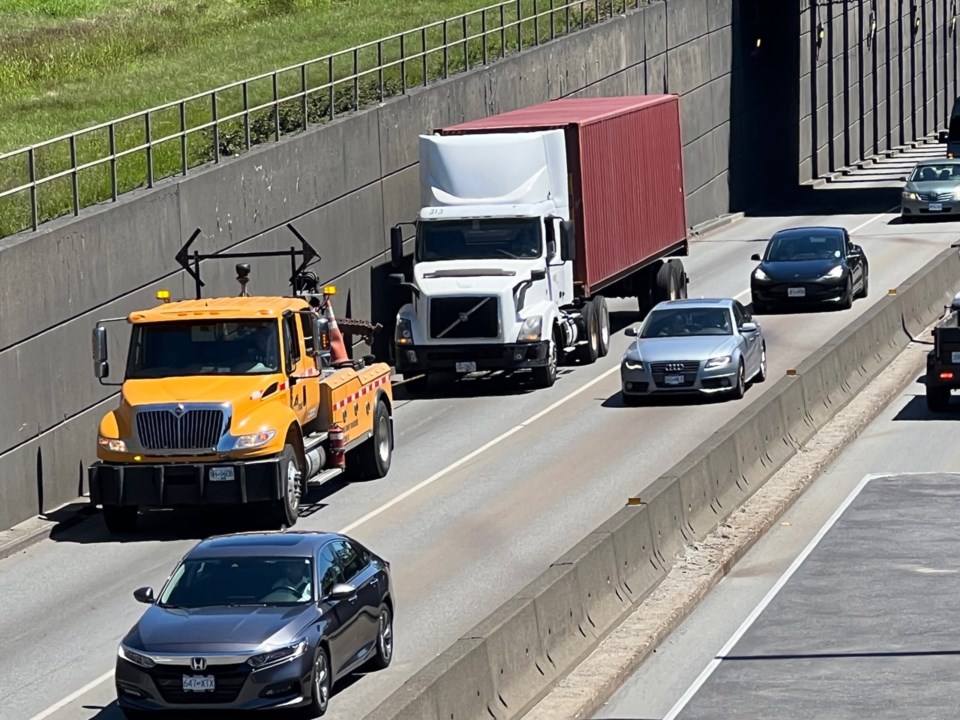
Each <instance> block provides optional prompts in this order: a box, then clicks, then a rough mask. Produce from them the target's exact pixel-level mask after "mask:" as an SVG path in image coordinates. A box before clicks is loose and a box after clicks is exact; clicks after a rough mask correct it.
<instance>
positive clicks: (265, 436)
mask: <svg viewBox="0 0 960 720" xmlns="http://www.w3.org/2000/svg"><path fill="white" fill-rule="evenodd" d="M276 434H277V431H276V430H261V431H260V432H255V433H250V434H249V435H240V436H239V437H238V438H237V449H238V450H249V449H251V448H258V447H262V446H264V445H266V444H267V443H268V442H270V441H271V440H273V437H274V435H276Z"/></svg>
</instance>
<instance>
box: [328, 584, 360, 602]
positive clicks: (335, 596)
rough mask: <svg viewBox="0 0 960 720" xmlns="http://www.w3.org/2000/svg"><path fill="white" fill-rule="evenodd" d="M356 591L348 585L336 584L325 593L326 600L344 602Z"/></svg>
mask: <svg viewBox="0 0 960 720" xmlns="http://www.w3.org/2000/svg"><path fill="white" fill-rule="evenodd" d="M355 592H357V589H356V588H355V587H354V586H353V585H350V584H349V583H337V584H336V585H334V586H333V587H332V588H330V592H329V593H327V600H344V599H346V598H348V597H350V596H352V595H353V594H354V593H355Z"/></svg>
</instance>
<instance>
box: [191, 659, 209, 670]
mask: <svg viewBox="0 0 960 720" xmlns="http://www.w3.org/2000/svg"><path fill="white" fill-rule="evenodd" d="M206 667H207V659H206V658H190V669H191V670H205V669H206Z"/></svg>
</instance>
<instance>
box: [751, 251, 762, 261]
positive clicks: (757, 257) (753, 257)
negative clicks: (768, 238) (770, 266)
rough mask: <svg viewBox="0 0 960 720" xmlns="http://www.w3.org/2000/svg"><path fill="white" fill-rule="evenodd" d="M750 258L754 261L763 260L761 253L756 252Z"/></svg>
mask: <svg viewBox="0 0 960 720" xmlns="http://www.w3.org/2000/svg"><path fill="white" fill-rule="evenodd" d="M750 259H751V260H753V261H754V262H760V260H761V259H760V253H754V254H753V255H751V256H750Z"/></svg>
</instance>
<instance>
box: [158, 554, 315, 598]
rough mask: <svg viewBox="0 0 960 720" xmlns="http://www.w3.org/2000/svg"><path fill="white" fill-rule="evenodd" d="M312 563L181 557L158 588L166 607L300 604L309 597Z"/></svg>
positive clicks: (289, 559) (301, 559)
mask: <svg viewBox="0 0 960 720" xmlns="http://www.w3.org/2000/svg"><path fill="white" fill-rule="evenodd" d="M313 595H314V593H313V564H312V563H311V561H310V559H309V558H304V557H227V558H219V557H218V558H200V559H188V560H185V561H184V562H183V563H182V564H181V565H180V566H179V567H178V568H177V569H176V570H175V571H174V573H173V575H172V576H171V577H170V581H169V582H168V583H167V585H166V587H164V589H163V590H162V591H161V594H160V598H159V601H158V604H159V605H160V607H167V608H174V607H176V608H187V609H190V608H200V607H216V606H232V605H267V606H271V605H274V606H276V605H301V604H304V603H309V602H312V601H313Z"/></svg>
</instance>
